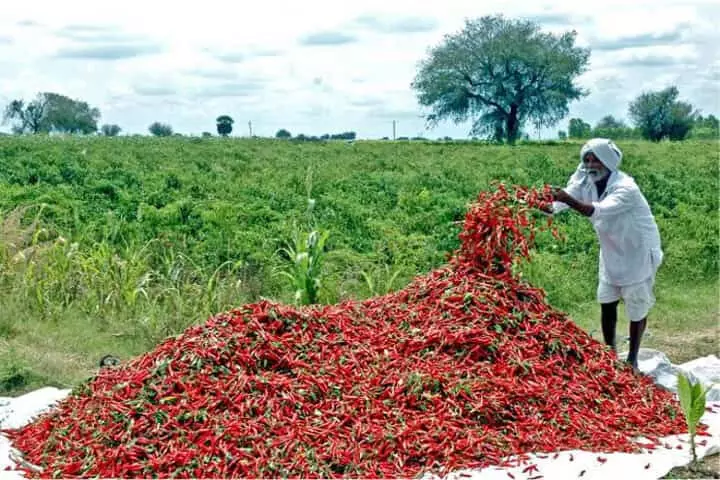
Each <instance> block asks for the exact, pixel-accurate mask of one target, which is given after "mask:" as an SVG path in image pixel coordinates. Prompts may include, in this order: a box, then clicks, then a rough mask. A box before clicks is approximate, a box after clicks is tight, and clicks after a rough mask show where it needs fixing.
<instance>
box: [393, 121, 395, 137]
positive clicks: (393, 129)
mask: <svg viewBox="0 0 720 480" xmlns="http://www.w3.org/2000/svg"><path fill="white" fill-rule="evenodd" d="M395 123H396V122H395V120H393V140H395Z"/></svg>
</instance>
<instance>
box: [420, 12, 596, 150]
mask: <svg viewBox="0 0 720 480" xmlns="http://www.w3.org/2000/svg"><path fill="white" fill-rule="evenodd" d="M575 38H576V33H575V32H574V31H572V32H565V33H562V34H560V35H554V34H552V33H544V32H541V31H540V29H539V26H538V25H537V24H535V23H533V22H530V21H524V20H510V19H506V18H505V17H503V16H502V15H497V16H485V17H481V18H479V19H476V20H466V22H465V28H464V29H463V30H462V31H460V32H459V33H455V34H452V35H446V36H445V37H444V41H443V42H442V43H441V44H440V45H438V46H436V47H434V48H432V49H431V50H430V51H429V53H428V56H427V58H425V59H424V60H422V61H421V63H420V66H419V69H418V72H417V74H416V77H415V79H414V80H413V82H412V84H411V86H412V88H413V89H415V90H416V92H417V95H418V101H419V102H420V104H421V105H423V106H426V107H431V108H432V113H431V114H429V115H427V117H426V118H427V120H428V122H429V123H430V124H431V125H437V123H439V121H441V120H444V119H451V120H453V121H455V122H456V123H460V122H463V121H465V120H467V119H468V118H472V119H474V123H473V127H472V131H471V134H482V133H484V134H488V136H491V137H496V138H497V137H500V136H502V138H503V139H504V140H506V141H507V142H508V143H514V142H515V141H516V140H517V139H518V138H519V137H520V136H521V134H522V128H523V126H524V125H525V123H526V122H528V121H531V122H532V123H534V124H539V125H542V126H551V125H554V124H555V123H557V122H558V121H559V120H561V119H562V118H563V117H565V115H567V113H568V103H569V102H570V101H572V100H576V99H579V98H581V97H582V96H585V95H587V92H585V91H583V90H582V89H581V88H580V87H578V86H576V85H575V84H574V83H573V82H574V80H575V78H576V77H577V76H579V75H580V74H582V73H583V72H584V71H585V70H586V68H587V63H588V59H589V56H590V51H589V49H584V48H580V47H576V46H575Z"/></svg>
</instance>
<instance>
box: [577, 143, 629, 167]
mask: <svg viewBox="0 0 720 480" xmlns="http://www.w3.org/2000/svg"><path fill="white" fill-rule="evenodd" d="M588 152H592V153H594V154H595V156H596V157H597V158H598V160H600V161H601V162H602V164H603V165H605V166H606V167H607V168H608V170H610V171H611V172H616V171H617V170H618V167H620V162H622V156H623V155H622V151H620V149H619V148H618V146H617V145H615V143H613V141H612V140H609V139H607V138H593V139H591V140H588V141H587V143H586V144H585V145H583V147H582V149H581V150H580V163H581V164H582V161H583V157H584V156H585V154H586V153H588Z"/></svg>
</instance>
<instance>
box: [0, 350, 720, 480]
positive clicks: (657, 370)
mask: <svg viewBox="0 0 720 480" xmlns="http://www.w3.org/2000/svg"><path fill="white" fill-rule="evenodd" d="M639 367H640V370H641V371H642V372H643V373H645V374H647V375H650V376H651V377H652V378H654V379H655V381H656V382H657V383H658V384H659V385H662V386H663V387H665V388H668V389H670V390H673V391H675V390H676V388H677V377H676V372H677V371H678V370H681V371H683V372H685V373H686V374H688V376H689V377H690V378H691V379H692V380H693V381H699V382H702V383H703V384H704V385H706V386H712V385H714V386H713V388H712V390H710V391H709V392H708V405H707V406H708V408H710V409H711V410H712V411H709V412H706V413H705V415H704V416H703V418H702V420H701V421H702V422H703V423H705V424H706V425H708V433H709V434H710V436H709V437H707V436H703V437H697V439H696V440H697V441H698V442H702V444H699V445H698V447H697V454H698V457H700V458H702V457H705V456H707V455H712V454H715V453H718V452H720V359H718V357H717V356H715V355H709V356H707V357H702V358H698V359H696V360H693V361H691V362H688V363H684V364H682V365H677V366H676V365H672V364H671V363H670V361H669V360H668V358H667V357H666V356H665V355H664V354H663V353H661V352H658V351H654V350H647V349H644V350H641V354H640V359H639ZM68 393H70V390H58V389H56V388H50V387H48V388H41V389H39V390H35V391H34V392H30V393H28V394H26V395H23V396H20V397H15V398H4V397H0V428H16V427H20V426H22V425H25V424H26V423H28V422H30V421H32V419H33V418H34V417H35V416H37V415H38V414H40V413H42V412H44V411H47V410H48V409H49V408H52V406H53V405H54V404H55V403H56V402H57V401H59V400H62V399H63V398H64V397H65V396H66V395H67V394H68ZM11 451H12V446H11V444H10V442H9V441H8V439H7V438H5V437H3V436H2V435H0V478H3V479H5V478H13V479H14V478H22V473H21V472H20V471H18V470H12V471H5V468H6V467H8V466H9V467H11V468H13V469H14V468H16V467H17V465H16V463H15V462H13V460H12V458H11V457H12V456H13V455H12V453H11ZM555 456H556V455H555V454H550V455H548V454H543V455H530V456H529V460H528V462H526V463H524V464H523V465H522V466H519V467H512V468H496V467H488V468H485V469H474V470H458V471H454V472H449V473H448V474H447V475H446V476H445V478H446V480H461V479H463V480H494V479H502V480H507V479H508V478H513V477H514V478H515V479H518V480H519V479H529V478H543V479H558V480H565V479H577V478H582V479H583V480H589V479H608V478H611V479H619V478H632V479H633V480H644V479H656V478H661V477H663V476H664V475H665V474H667V472H669V471H670V470H671V469H672V468H674V467H679V466H683V465H687V464H689V463H690V460H691V453H690V444H689V440H688V435H674V436H670V437H666V438H665V439H664V445H663V447H660V448H657V449H655V450H654V451H648V452H647V453H638V454H627V453H613V454H598V453H595V452H586V451H580V450H572V451H563V452H557V458H555ZM524 470H525V471H524ZM510 475H512V477H511V476H510ZM425 478H426V480H430V476H429V475H428V476H426V477H425Z"/></svg>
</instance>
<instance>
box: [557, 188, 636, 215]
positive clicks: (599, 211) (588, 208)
mask: <svg viewBox="0 0 720 480" xmlns="http://www.w3.org/2000/svg"><path fill="white" fill-rule="evenodd" d="M553 196H554V197H555V200H557V201H559V202H563V203H565V204H566V205H568V206H569V207H570V208H572V209H573V210H576V211H577V212H579V213H581V214H582V215H585V216H586V217H611V216H614V215H617V214H620V213H623V212H625V211H627V210H629V209H631V208H632V201H633V192H632V189H630V188H626V187H620V188H618V189H617V190H615V191H613V192H612V193H609V194H608V196H607V197H605V198H603V199H602V200H601V201H599V202H590V203H586V202H582V201H580V200H577V199H576V198H574V197H573V196H571V195H569V194H568V193H567V192H566V191H564V190H562V189H556V190H555V191H554V192H553Z"/></svg>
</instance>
